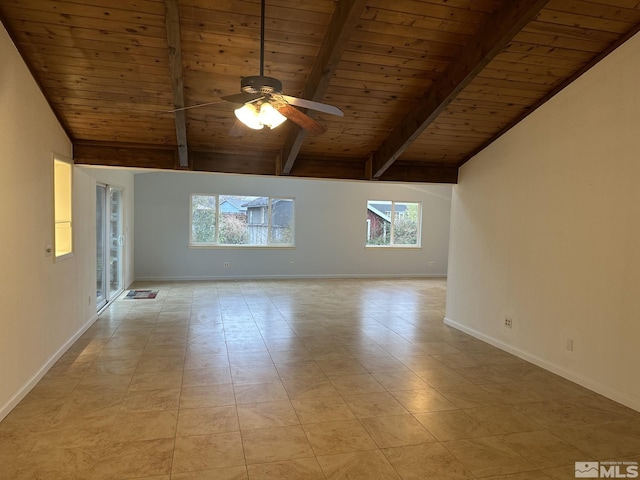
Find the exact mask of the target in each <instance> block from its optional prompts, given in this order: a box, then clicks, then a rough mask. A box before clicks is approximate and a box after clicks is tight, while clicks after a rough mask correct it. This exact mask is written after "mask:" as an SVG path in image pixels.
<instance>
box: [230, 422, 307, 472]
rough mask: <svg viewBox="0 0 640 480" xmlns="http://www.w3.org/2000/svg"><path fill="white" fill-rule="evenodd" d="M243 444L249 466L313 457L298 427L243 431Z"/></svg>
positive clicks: (300, 428) (305, 438)
mask: <svg viewBox="0 0 640 480" xmlns="http://www.w3.org/2000/svg"><path fill="white" fill-rule="evenodd" d="M242 443H243V445H244V452H245V457H246V459H247V464H248V465H251V464H254V463H267V462H277V461H282V460H296V459H298V458H305V457H312V456H313V450H312V449H311V445H310V444H309V442H308V440H307V437H306V435H305V433H304V431H303V430H302V427H300V426H297V425H295V426H288V427H271V428H261V429H259V430H247V431H243V432H242Z"/></svg>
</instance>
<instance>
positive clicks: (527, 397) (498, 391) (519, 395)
mask: <svg viewBox="0 0 640 480" xmlns="http://www.w3.org/2000/svg"><path fill="white" fill-rule="evenodd" d="M481 387H482V389H483V390H486V391H487V392H489V393H490V394H492V395H495V396H496V397H499V398H500V399H501V400H502V401H503V402H504V403H506V404H518V403H529V402H538V401H542V400H544V397H542V395H539V394H538V393H536V392H535V391H533V390H531V389H530V388H528V387H527V386H526V384H524V383H496V384H486V385H481Z"/></svg>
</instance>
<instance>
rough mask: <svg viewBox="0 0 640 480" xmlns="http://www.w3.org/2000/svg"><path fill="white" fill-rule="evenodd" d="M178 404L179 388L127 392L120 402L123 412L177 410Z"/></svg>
mask: <svg viewBox="0 0 640 480" xmlns="http://www.w3.org/2000/svg"><path fill="white" fill-rule="evenodd" d="M179 404H180V388H169V389H165V390H144V391H138V392H127V394H126V395H125V397H124V399H123V400H122V402H121V406H122V411H125V412H131V413H134V412H138V413H141V412H157V411H163V410H177V409H178V406H179Z"/></svg>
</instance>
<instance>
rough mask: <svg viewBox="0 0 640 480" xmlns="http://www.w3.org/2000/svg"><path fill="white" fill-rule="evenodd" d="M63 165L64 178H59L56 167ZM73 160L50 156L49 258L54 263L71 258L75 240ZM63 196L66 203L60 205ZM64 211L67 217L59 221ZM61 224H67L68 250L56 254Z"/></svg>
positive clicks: (61, 156)
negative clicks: (50, 217)
mask: <svg viewBox="0 0 640 480" xmlns="http://www.w3.org/2000/svg"><path fill="white" fill-rule="evenodd" d="M58 164H60V165H64V166H66V167H67V169H66V174H65V175H67V176H66V178H64V179H62V178H59V177H58V175H59V174H60V169H58V168H56V166H57V165H58ZM73 165H74V164H73V160H72V159H70V158H68V157H65V156H64V155H60V154H57V153H55V152H54V153H52V155H51V166H52V181H51V183H52V193H53V202H52V220H53V222H52V223H53V234H52V238H53V242H52V248H51V256H52V257H53V261H54V263H57V262H61V261H63V260H66V259H67V258H71V257H73V252H74V247H75V240H74V225H73V203H74V202H73ZM62 188H64V189H65V190H66V191H65V192H60V189H62ZM62 195H64V197H65V198H64V200H65V201H66V205H60V200H61V196H62ZM62 209H64V210H66V211H67V212H66V213H67V215H66V216H65V218H64V220H60V210H62ZM62 223H68V224H69V228H68V230H69V233H68V237H69V239H68V243H69V248H68V249H65V250H64V251H63V252H61V253H58V249H59V246H60V245H59V244H60V243H62V242H61V238H59V234H58V226H59V225H60V224H62Z"/></svg>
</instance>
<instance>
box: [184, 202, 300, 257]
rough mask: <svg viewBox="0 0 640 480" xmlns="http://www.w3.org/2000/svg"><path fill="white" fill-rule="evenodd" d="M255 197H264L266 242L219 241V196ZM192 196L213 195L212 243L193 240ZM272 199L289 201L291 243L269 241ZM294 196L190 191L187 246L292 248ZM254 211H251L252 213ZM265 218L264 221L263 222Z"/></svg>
mask: <svg viewBox="0 0 640 480" xmlns="http://www.w3.org/2000/svg"><path fill="white" fill-rule="evenodd" d="M221 196H225V197H255V198H266V199H267V206H266V211H265V210H262V211H261V215H260V216H261V218H262V220H263V224H264V223H266V224H267V235H266V238H267V243H264V244H257V243H253V244H232V243H219V240H220V223H221V219H220V215H221V208H220V197H221ZM194 197H213V198H215V205H216V208H215V224H216V225H215V242H214V243H197V242H194V240H193V198H194ZM274 200H290V201H291V226H292V235H291V243H271V242H270V240H271V238H272V218H271V217H272V208H271V205H272V202H273V201H274ZM295 204H296V199H295V197H285V196H281V195H278V196H270V195H232V194H218V193H192V194H190V196H189V242H188V248H190V249H196V250H197V249H204V250H206V249H221V248H225V249H234V248H279V249H287V248H289V249H294V248H295V246H296V245H295V224H296V222H295V211H296V208H295ZM254 213H256V212H251V214H252V215H253V214H254ZM247 220H249V214H248V213H247ZM265 220H266V222H265Z"/></svg>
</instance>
